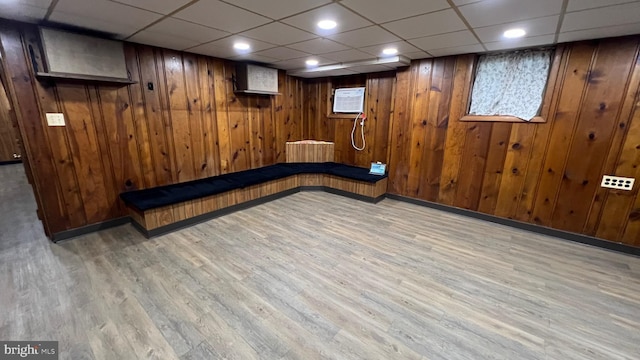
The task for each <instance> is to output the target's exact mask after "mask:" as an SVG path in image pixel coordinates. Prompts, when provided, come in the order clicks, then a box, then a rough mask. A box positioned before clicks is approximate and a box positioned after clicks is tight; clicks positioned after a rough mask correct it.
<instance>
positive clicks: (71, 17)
mask: <svg viewBox="0 0 640 360" xmlns="http://www.w3.org/2000/svg"><path fill="white" fill-rule="evenodd" d="M161 16H162V15H160V14H157V13H153V12H150V11H146V10H140V9H138V8H134V7H131V6H127V5H122V4H118V3H114V2H111V1H106V0H93V1H75V0H60V1H59V2H58V4H57V5H56V7H55V9H54V11H53V13H52V14H51V16H50V17H49V20H51V21H53V22H60V23H64V24H69V25H74V26H79V27H83V28H87V29H93V30H98V31H103V32H107V33H112V34H117V35H119V36H120V37H123V36H124V37H126V36H129V35H131V34H132V33H134V32H136V31H138V30H139V29H142V28H143V27H145V26H147V25H149V24H151V23H152V22H154V21H156V20H158V19H160V18H161Z"/></svg>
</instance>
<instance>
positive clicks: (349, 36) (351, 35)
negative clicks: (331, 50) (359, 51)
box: [328, 26, 400, 47]
mask: <svg viewBox="0 0 640 360" xmlns="http://www.w3.org/2000/svg"><path fill="white" fill-rule="evenodd" d="M328 38H330V39H332V40H335V41H337V42H339V43H341V44H345V45H347V46H352V47H357V46H360V47H363V46H370V45H378V44H384V43H390V42H394V41H399V40H400V38H398V37H397V36H395V35H393V34H392V33H390V32H388V31H387V30H385V29H383V28H381V27H379V26H370V27H366V28H362V29H358V30H352V31H347V32H343V33H340V34H335V35H330V36H328Z"/></svg>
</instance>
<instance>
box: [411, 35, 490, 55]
mask: <svg viewBox="0 0 640 360" xmlns="http://www.w3.org/2000/svg"><path fill="white" fill-rule="evenodd" d="M409 42H410V43H411V44H413V45H415V46H417V47H419V48H420V49H422V50H426V51H429V50H431V49H442V48H446V47H453V46H464V45H476V44H478V40H477V39H476V37H475V36H473V34H472V33H471V31H469V30H462V31H456V32H452V33H446V34H440V35H434V36H427V37H423V38H417V39H413V40H409Z"/></svg>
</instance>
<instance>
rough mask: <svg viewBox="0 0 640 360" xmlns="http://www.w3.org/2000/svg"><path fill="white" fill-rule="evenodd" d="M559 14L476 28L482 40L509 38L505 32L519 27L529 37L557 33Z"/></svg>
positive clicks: (492, 40) (490, 40)
mask: <svg viewBox="0 0 640 360" xmlns="http://www.w3.org/2000/svg"><path fill="white" fill-rule="evenodd" d="M559 18H560V17H559V16H547V17H542V18H537V19H530V20H522V21H518V22H514V23H508V24H502V25H494V26H487V27H482V28H477V29H476V34H478V37H480V40H481V41H482V42H495V41H502V40H507V39H505V38H504V36H503V34H504V32H505V31H506V30H508V29H513V28H518V29H523V30H524V31H526V32H527V35H526V36H527V37H532V36H540V35H548V34H555V32H556V28H557V27H558V20H559Z"/></svg>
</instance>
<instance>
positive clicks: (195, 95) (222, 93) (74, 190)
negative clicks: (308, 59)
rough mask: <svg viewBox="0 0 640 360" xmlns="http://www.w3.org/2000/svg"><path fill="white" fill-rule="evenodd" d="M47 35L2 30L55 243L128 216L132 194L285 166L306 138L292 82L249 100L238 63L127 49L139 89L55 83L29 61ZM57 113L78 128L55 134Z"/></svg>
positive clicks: (27, 29)
mask: <svg viewBox="0 0 640 360" xmlns="http://www.w3.org/2000/svg"><path fill="white" fill-rule="evenodd" d="M35 34H36V28H35V27H33V26H30V25H21V24H16V23H9V22H1V23H0V41H1V44H2V49H3V57H4V63H5V65H7V66H6V70H7V73H8V75H9V78H10V79H11V81H9V82H10V84H9V85H10V88H11V92H12V94H13V97H14V103H15V104H17V107H18V110H19V111H20V117H19V118H20V119H21V124H20V127H21V132H22V135H23V137H24V142H25V146H26V148H27V153H28V158H29V160H30V162H31V165H32V168H33V174H34V190H35V192H36V197H37V198H38V199H39V207H40V209H39V210H40V215H41V219H42V220H43V222H44V224H45V229H46V231H47V233H48V234H54V233H57V232H60V231H63V230H68V229H73V228H78V227H82V226H85V225H88V224H94V223H98V222H101V221H105V220H109V219H113V218H117V217H120V216H124V215H126V212H125V211H124V209H123V205H122V204H121V202H120V201H119V199H118V195H119V194H120V193H121V192H123V191H126V190H132V189H141V188H147V187H152V186H157V185H164V184H170V183H176V182H183V181H189V180H193V179H198V178H203V177H208V176H212V175H216V174H221V173H227V172H234V171H240V170H245V169H249V168H254V167H259V166H263V165H268V164H272V163H275V162H284V161H285V154H284V150H285V142H286V141H294V140H301V139H302V120H301V119H302V117H303V114H302V106H301V104H302V90H303V88H302V82H301V80H299V79H296V78H292V77H287V76H286V75H285V74H284V73H283V72H281V73H280V74H279V85H280V88H279V92H280V93H281V94H282V95H280V96H251V95H238V94H234V92H233V83H232V74H233V72H234V70H233V68H234V63H232V62H229V61H224V60H220V59H214V58H210V57H205V56H198V55H194V54H188V53H181V52H177V51H171V50H166V49H159V48H154V47H149V46H143V45H134V44H126V45H125V52H126V61H127V68H128V71H129V72H130V74H131V77H132V79H133V80H135V81H137V82H138V83H137V84H135V85H131V86H121V87H117V86H108V85H103V84H100V85H96V84H86V83H80V84H69V83H57V84H47V83H42V82H39V81H37V80H36V79H35V78H34V72H33V65H32V63H31V62H30V61H29V60H28V59H29V57H28V56H27V54H28V51H29V48H28V46H29V45H32V46H34V47H35V45H33V44H36V38H35ZM36 50H37V47H36ZM148 84H153V90H151V89H150V88H149V87H148ZM47 112H62V113H64V114H65V118H66V126H65V127H48V126H47V125H46V121H45V116H44V114H45V113H47Z"/></svg>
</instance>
